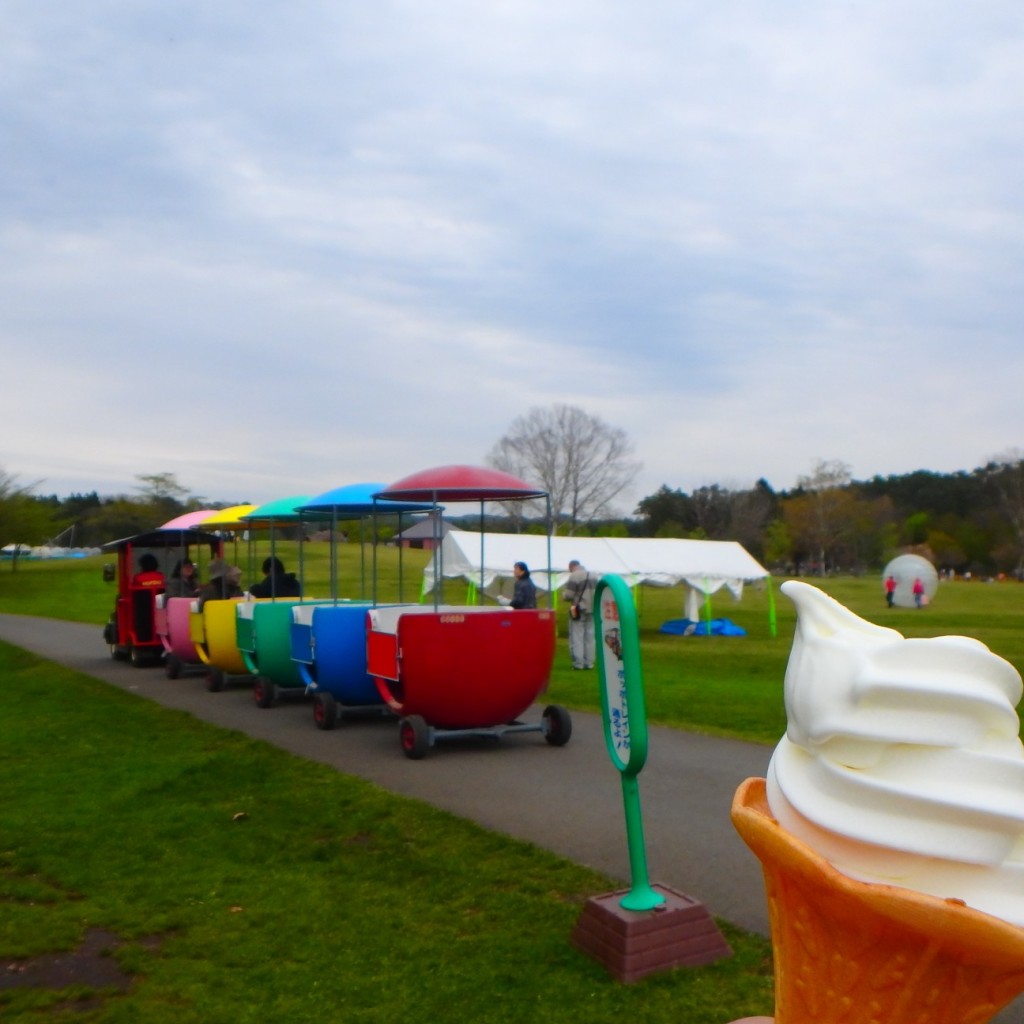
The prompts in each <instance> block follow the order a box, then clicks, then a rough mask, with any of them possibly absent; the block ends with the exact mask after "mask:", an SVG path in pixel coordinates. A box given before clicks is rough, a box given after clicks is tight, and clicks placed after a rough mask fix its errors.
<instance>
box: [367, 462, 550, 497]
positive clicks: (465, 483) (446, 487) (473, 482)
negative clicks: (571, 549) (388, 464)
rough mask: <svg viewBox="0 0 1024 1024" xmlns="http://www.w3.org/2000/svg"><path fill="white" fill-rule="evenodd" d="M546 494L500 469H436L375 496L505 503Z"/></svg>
mask: <svg viewBox="0 0 1024 1024" xmlns="http://www.w3.org/2000/svg"><path fill="white" fill-rule="evenodd" d="M546 494H547V491H545V490H542V489H541V488H539V487H533V486H531V485H530V484H528V483H526V481H525V480H520V479H519V478H518V477H515V476H512V475H511V474H510V473H503V472H502V471H501V470H500V469H490V468H489V467H486V466H437V467H435V468H434V469H424V470H421V471H420V472H419V473H413V474H412V476H407V477H403V479H401V480H397V481H396V482H395V483H393V484H389V485H388V486H387V487H385V488H384V490H383V491H381V492H380V493H379V494H378V495H377V497H378V498H385V499H387V500H390V501H505V500H509V499H515V498H541V497H544V496H545V495H546Z"/></svg>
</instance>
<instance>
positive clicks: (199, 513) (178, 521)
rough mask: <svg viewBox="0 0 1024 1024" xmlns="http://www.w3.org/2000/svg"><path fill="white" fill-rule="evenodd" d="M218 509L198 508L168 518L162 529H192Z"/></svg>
mask: <svg viewBox="0 0 1024 1024" xmlns="http://www.w3.org/2000/svg"><path fill="white" fill-rule="evenodd" d="M216 511H217V510H216V509H215V508H197V509H196V510H195V511H194V512H184V513H182V514H181V515H180V516H175V517H174V518H173V519H168V520H167V522H166V523H164V524H163V526H160V527H159V529H161V530H191V529H193V528H194V527H197V526H198V525H199V524H200V523H201V522H202V521H203V520H204V519H209V518H210V516H212V515H213V514H214V513H215V512H216Z"/></svg>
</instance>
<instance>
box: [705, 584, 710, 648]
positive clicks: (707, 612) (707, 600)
mask: <svg viewBox="0 0 1024 1024" xmlns="http://www.w3.org/2000/svg"><path fill="white" fill-rule="evenodd" d="M710 591H711V585H710V583H709V582H708V578H707V576H705V577H704V616H705V621H706V622H707V626H708V636H711V592H710Z"/></svg>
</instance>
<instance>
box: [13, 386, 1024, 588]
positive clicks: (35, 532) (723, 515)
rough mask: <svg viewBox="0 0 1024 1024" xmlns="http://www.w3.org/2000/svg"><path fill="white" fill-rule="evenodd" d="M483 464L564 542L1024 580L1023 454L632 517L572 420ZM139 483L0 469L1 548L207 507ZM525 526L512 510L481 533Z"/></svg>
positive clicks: (544, 422) (621, 462)
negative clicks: (896, 560) (656, 542)
mask: <svg viewBox="0 0 1024 1024" xmlns="http://www.w3.org/2000/svg"><path fill="white" fill-rule="evenodd" d="M588 438H589V439H590V446H589V450H587V449H588V444H587V441H588ZM559 446H562V447H561V450H554V451H553V450H546V449H559ZM534 459H536V460H539V462H540V465H539V467H538V464H537V463H535V462H534V461H531V460H534ZM488 460H489V461H490V462H491V464H492V465H495V466H497V467H498V468H502V469H505V470H507V471H509V472H512V473H514V474H515V475H517V476H521V477H523V478H525V479H528V480H530V481H531V482H537V483H539V484H541V485H543V486H544V488H545V489H546V490H548V492H549V493H550V494H552V502H553V508H554V511H555V513H556V516H557V520H558V529H559V532H562V533H566V534H573V533H575V534H576V535H580V536H583V535H587V534H598V535H618V536H636V537H690V538H696V539H705V540H735V541H739V542H740V543H741V544H742V545H743V546H744V547H745V548H746V549H747V550H748V551H750V552H751V554H753V555H754V557H755V558H757V559H758V560H760V561H761V562H762V563H763V564H765V565H766V566H768V567H770V568H773V569H777V570H780V571H783V572H791V573H795V572H803V573H810V574H813V573H828V572H837V571H840V572H863V571H870V570H873V569H878V568H881V567H882V566H883V565H884V564H885V563H886V562H887V561H888V560H889V559H890V558H891V557H893V555H895V554H897V553H900V552H903V551H915V552H917V553H920V554H923V555H924V556H925V557H928V558H930V559H931V560H932V561H933V562H934V564H935V565H936V567H938V568H939V569H944V570H948V571H955V572H958V573H963V572H971V573H974V574H996V573H1005V574H1007V575H1014V576H1016V577H1018V578H1024V453H1022V452H1020V451H1018V450H1013V451H1010V452H1007V453H1006V454H1004V455H1001V456H998V457H996V458H994V459H992V460H991V461H990V462H988V463H987V464H986V465H984V466H982V467H980V468H978V469H975V470H972V471H969V472H968V471H960V472H956V473H945V474H944V473H934V472H930V471H927V470H917V471H915V472H912V473H905V474H901V475H893V476H884V477H883V476H875V477H872V478H871V479H870V480H861V481H858V480H854V479H852V476H851V473H850V468H849V467H848V466H847V465H845V464H844V463H842V462H839V461H836V460H821V461H818V462H817V463H815V464H814V466H813V467H812V468H811V471H810V472H809V473H808V474H807V475H805V476H803V477H801V478H800V479H799V480H798V482H797V486H796V487H795V488H793V489H792V490H790V491H775V490H773V488H772V486H771V485H770V484H769V483H768V481H767V480H764V479H761V480H758V481H757V483H756V484H754V485H753V486H752V487H749V488H728V487H723V486H721V485H719V484H710V485H707V486H703V487H698V488H696V489H695V490H693V491H691V492H689V493H686V492H684V491H682V490H680V489H678V488H676V489H672V488H670V487H669V486H668V485H667V484H663V485H662V486H661V487H660V488H659V489H658V490H657V491H656V492H655V493H654V494H651V495H648V496H647V497H645V498H643V499H642V500H641V501H640V502H639V503H638V504H637V506H636V508H635V509H634V510H633V514H632V515H631V516H617V515H613V514H611V513H610V512H609V509H610V508H611V505H612V503H613V501H614V500H615V498H616V496H618V495H620V494H621V492H622V491H623V490H624V489H625V488H626V487H627V486H628V485H629V484H630V483H631V482H632V480H633V479H634V478H635V475H636V472H637V469H638V468H639V463H638V462H637V461H636V460H635V459H634V457H633V451H632V446H631V444H630V443H629V440H628V438H626V437H625V435H624V434H623V433H622V432H621V431H619V430H617V428H612V427H608V426H607V424H604V423H603V422H602V421H600V420H599V419H597V418H596V417H590V416H588V415H587V414H585V413H582V412H581V411H580V410H574V409H573V408H572V407H564V406H560V407H555V408H554V409H552V410H549V411H547V413H546V414H543V413H542V411H539V410H534V411H533V412H531V413H530V414H528V415H527V416H525V417H522V418H521V419H520V420H517V421H516V422H515V423H514V424H513V430H512V431H510V433H509V434H508V435H506V437H505V438H503V439H502V440H501V441H500V442H499V443H498V444H496V445H495V446H494V447H493V448H492V450H491V452H490V455H489V457H488ZM136 480H137V481H138V486H137V488H136V490H137V492H138V493H137V494H135V495H133V496H126V495H119V496H116V497H101V496H100V495H98V494H97V493H96V492H95V491H92V492H90V493H88V494H72V495H69V496H68V497H65V498H58V497H57V496H56V495H47V496H38V495H34V494H32V493H31V492H32V490H33V487H34V486H37V485H23V484H19V483H18V481H17V480H16V479H15V478H13V477H11V476H9V475H8V474H6V473H4V472H3V470H2V469H0V545H3V544H8V543H25V544H29V545H35V544H43V543H47V542H49V541H52V540H53V539H54V538H56V537H61V538H63V542H64V543H66V544H69V545H70V544H73V545H74V546H79V547H95V546H99V545H100V544H103V543H106V542H107V541H110V540H114V539H116V538H118V537H125V536H130V535H131V534H133V533H139V532H141V531H143V530H148V529H151V528H152V527H153V526H154V525H156V524H159V523H161V522H165V521H167V520H168V519H171V518H173V517H174V516H176V515H179V514H180V513H182V512H186V511H189V510H191V509H193V508H198V507H200V506H201V505H203V504H204V500H203V499H202V498H200V497H198V496H195V495H192V494H191V493H190V492H189V491H188V490H187V488H185V487H183V486H182V485H181V484H179V483H178V481H177V480H176V479H175V477H174V475H173V474H170V473H156V474H150V475H139V476H137V477H136ZM588 480H589V482H588ZM598 480H599V481H600V482H601V486H595V483H596V481H598ZM240 503H241V502H214V503H208V504H210V505H211V507H220V506H223V505H226V504H240ZM474 528H475V527H474ZM529 528H530V524H529V523H526V522H524V521H523V520H521V519H517V518H516V516H515V514H513V512H512V510H510V511H509V514H508V515H506V516H504V517H497V518H494V519H492V520H490V521H489V525H488V529H499V530H500V529H504V530H510V531H516V530H523V529H529ZM533 528H534V529H536V528H538V527H537V525H536V524H534V525H533ZM358 532H359V531H358V530H356V533H357V534H358Z"/></svg>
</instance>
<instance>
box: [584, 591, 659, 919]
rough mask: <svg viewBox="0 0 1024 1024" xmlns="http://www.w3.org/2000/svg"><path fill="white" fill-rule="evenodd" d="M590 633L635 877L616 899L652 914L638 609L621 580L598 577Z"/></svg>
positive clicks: (629, 907)
mask: <svg viewBox="0 0 1024 1024" xmlns="http://www.w3.org/2000/svg"><path fill="white" fill-rule="evenodd" d="M594 632H595V637H594V639H595V643H596V648H597V650H598V651H599V652H600V653H599V654H598V656H597V666H598V670H599V674H600V679H601V710H602V711H603V713H604V739H605V744H606V746H607V747H608V755H609V757H611V759H612V764H614V765H615V767H616V768H617V769H618V770H619V774H620V776H621V779H622V802H623V805H624V807H625V812H626V839H627V841H628V843H629V863H630V869H631V871H632V874H633V885H632V888H631V889H630V891H629V892H628V893H627V894H626V895H625V896H624V897H623V898H622V899H621V900H620V901H619V903H620V904H621V905H622V906H623V907H624V908H625V909H627V910H638V911H643V910H653V909H654V908H655V907H657V906H660V905H661V904H662V903H664V902H665V897H664V896H662V895H661V894H660V893H658V892H656V891H655V890H654V889H653V888H652V887H651V885H650V882H649V881H648V878H647V855H646V851H645V850H644V830H643V819H642V816H641V814H640V787H639V783H638V782H637V775H639V773H640V769H641V768H643V766H644V762H645V761H646V760H647V711H646V708H645V706H644V680H643V672H642V670H641V667H640V630H639V628H638V627H637V617H636V605H635V604H634V602H633V595H632V594H631V593H630V590H629V587H628V586H627V585H626V582H625V580H623V579H622V578H621V577H619V576H602V577H601V580H600V582H599V583H598V584H597V590H596V592H595V595H594Z"/></svg>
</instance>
